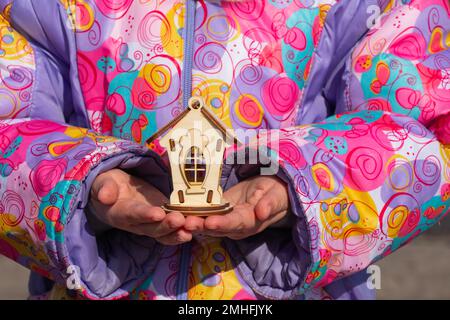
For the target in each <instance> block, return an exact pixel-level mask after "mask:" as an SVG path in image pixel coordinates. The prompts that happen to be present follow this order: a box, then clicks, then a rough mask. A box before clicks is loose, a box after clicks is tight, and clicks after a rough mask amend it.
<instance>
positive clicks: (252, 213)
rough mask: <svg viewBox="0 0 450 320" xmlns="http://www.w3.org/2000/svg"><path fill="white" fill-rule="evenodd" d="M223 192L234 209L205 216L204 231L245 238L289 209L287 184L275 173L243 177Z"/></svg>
mask: <svg viewBox="0 0 450 320" xmlns="http://www.w3.org/2000/svg"><path fill="white" fill-rule="evenodd" d="M224 196H225V198H226V199H227V200H228V201H230V202H231V203H232V204H233V205H234V209H233V211H232V212H230V213H228V214H226V215H223V216H211V217H208V218H206V220H205V223H204V231H203V233H204V234H207V235H210V236H218V237H228V238H231V239H234V240H239V239H244V238H247V237H249V236H252V235H254V234H257V233H259V232H261V231H263V230H264V229H266V228H267V227H269V226H271V225H272V224H275V223H277V222H279V221H280V220H282V219H283V218H285V217H286V215H287V212H288V209H289V196H288V190H287V186H286V184H285V183H284V182H283V181H281V180H280V179H278V178H277V177H268V176H259V177H256V178H252V179H249V180H245V181H243V182H241V183H239V184H237V185H236V186H234V187H232V188H231V189H230V190H228V191H227V192H225V195H224Z"/></svg>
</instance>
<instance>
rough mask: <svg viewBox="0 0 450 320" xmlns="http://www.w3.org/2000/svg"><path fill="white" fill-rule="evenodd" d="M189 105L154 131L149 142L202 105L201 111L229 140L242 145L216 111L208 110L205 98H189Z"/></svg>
mask: <svg viewBox="0 0 450 320" xmlns="http://www.w3.org/2000/svg"><path fill="white" fill-rule="evenodd" d="M189 105H190V106H191V107H189V108H186V109H185V110H183V112H182V113H180V114H179V115H178V116H177V117H175V118H174V119H172V120H171V121H169V123H167V124H166V125H165V126H164V127H162V128H161V129H159V130H158V131H157V132H156V133H154V134H153V135H152V136H151V137H150V138H149V139H147V141H146V142H147V144H150V143H152V142H153V141H154V140H156V139H158V138H159V137H161V136H162V135H164V134H165V133H166V132H167V131H168V130H170V129H171V128H173V127H175V126H176V125H177V123H179V122H180V121H181V120H182V119H183V118H184V117H185V116H186V115H187V114H188V113H189V112H191V111H192V110H193V109H198V108H199V107H201V110H200V111H201V113H202V115H203V116H204V117H205V118H206V119H207V120H209V121H210V122H212V124H213V125H214V126H215V127H216V128H217V129H218V130H219V131H220V132H222V134H223V135H224V136H225V137H226V139H227V141H231V140H233V141H234V143H235V144H237V145H240V144H241V143H240V141H239V140H238V139H237V137H236V136H235V135H234V134H233V133H231V132H230V130H229V128H228V127H227V126H226V125H225V124H224V123H223V122H222V121H221V120H220V119H219V118H217V117H216V115H215V114H214V113H212V112H211V111H209V110H208V108H205V103H204V102H203V99H201V98H198V97H193V98H191V99H190V100H189Z"/></svg>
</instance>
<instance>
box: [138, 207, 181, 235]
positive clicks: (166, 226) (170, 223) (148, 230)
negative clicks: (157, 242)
mask: <svg viewBox="0 0 450 320" xmlns="http://www.w3.org/2000/svg"><path fill="white" fill-rule="evenodd" d="M184 223H185V218H184V216H183V215H182V214H181V213H180V212H170V213H168V214H167V215H166V217H165V218H164V220H162V221H161V222H157V223H151V224H140V225H135V226H133V229H134V230H136V231H137V232H138V233H139V234H142V235H146V236H148V237H152V238H160V237H163V236H166V235H168V234H170V233H172V232H174V231H177V230H178V229H180V228H181V227H183V225H184Z"/></svg>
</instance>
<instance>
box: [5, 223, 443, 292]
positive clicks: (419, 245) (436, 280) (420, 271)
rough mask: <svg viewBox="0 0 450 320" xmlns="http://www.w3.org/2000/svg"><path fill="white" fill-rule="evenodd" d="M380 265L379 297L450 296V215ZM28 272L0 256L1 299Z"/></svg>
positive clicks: (21, 287)
mask: <svg viewBox="0 0 450 320" xmlns="http://www.w3.org/2000/svg"><path fill="white" fill-rule="evenodd" d="M377 265H378V266H379V267H380V269H381V289H380V290H379V291H378V299H450V217H447V218H445V219H444V221H443V222H441V223H440V224H439V225H436V226H434V227H433V228H432V229H431V230H429V231H428V232H426V233H425V234H424V235H422V236H420V237H419V238H417V239H415V240H414V241H413V242H412V243H410V244H408V245H406V246H405V247H403V248H401V249H400V250H398V251H397V252H395V253H393V254H392V255H390V256H389V257H387V258H385V259H383V260H382V261H380V262H379V263H377ZM27 279H28V271H27V270H26V269H25V268H23V267H21V266H19V265H17V264H15V263H13V262H10V261H8V260H7V259H6V258H4V257H3V256H0V299H26V297H27Z"/></svg>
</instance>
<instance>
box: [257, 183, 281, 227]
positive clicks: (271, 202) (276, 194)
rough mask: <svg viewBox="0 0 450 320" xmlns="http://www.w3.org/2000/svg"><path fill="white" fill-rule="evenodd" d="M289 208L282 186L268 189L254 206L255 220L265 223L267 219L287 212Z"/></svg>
mask: <svg viewBox="0 0 450 320" xmlns="http://www.w3.org/2000/svg"><path fill="white" fill-rule="evenodd" d="M288 207H289V197H288V193H287V190H286V188H285V187H284V186H277V187H275V188H272V189H270V191H268V192H267V193H266V194H265V195H264V196H263V197H261V199H260V200H259V201H258V203H257V204H256V206H255V215H256V218H258V220H260V221H265V220H267V219H268V218H269V217H271V216H273V215H275V214H277V213H279V212H282V211H285V210H287V209H288Z"/></svg>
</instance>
